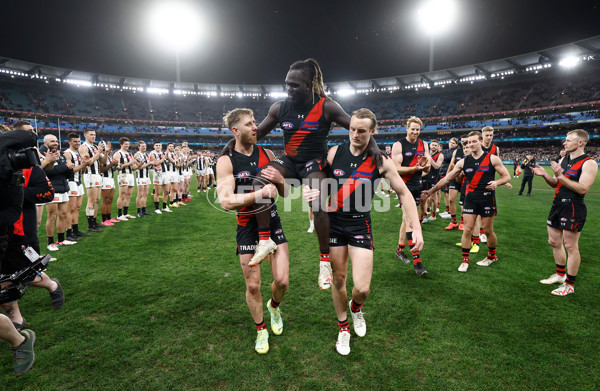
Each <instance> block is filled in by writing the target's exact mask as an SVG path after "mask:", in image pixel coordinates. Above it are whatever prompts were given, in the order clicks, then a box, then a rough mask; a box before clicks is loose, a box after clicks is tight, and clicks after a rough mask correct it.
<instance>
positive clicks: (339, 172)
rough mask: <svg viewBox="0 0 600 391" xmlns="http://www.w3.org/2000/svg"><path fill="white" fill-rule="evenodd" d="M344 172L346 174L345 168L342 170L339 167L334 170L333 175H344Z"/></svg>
mask: <svg viewBox="0 0 600 391" xmlns="http://www.w3.org/2000/svg"><path fill="white" fill-rule="evenodd" d="M344 174H345V172H344V170H341V169H339V168H336V169H335V170H333V175H335V176H342V175H344Z"/></svg>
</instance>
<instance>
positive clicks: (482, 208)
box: [462, 191, 497, 217]
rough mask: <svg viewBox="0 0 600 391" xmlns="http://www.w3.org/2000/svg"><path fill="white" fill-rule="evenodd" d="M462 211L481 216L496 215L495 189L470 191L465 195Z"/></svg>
mask: <svg viewBox="0 0 600 391" xmlns="http://www.w3.org/2000/svg"><path fill="white" fill-rule="evenodd" d="M462 212H463V214H467V215H479V216H481V217H493V216H496V213H497V210H496V195H495V194H494V192H493V191H485V192H483V193H475V192H470V193H469V194H467V195H466V196H465V201H464V203H463V211H462Z"/></svg>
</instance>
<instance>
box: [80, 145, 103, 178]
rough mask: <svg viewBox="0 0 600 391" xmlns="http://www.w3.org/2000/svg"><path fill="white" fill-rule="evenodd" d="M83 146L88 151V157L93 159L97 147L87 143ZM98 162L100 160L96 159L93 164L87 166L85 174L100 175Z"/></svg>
mask: <svg viewBox="0 0 600 391" xmlns="http://www.w3.org/2000/svg"><path fill="white" fill-rule="evenodd" d="M83 145H85V146H86V147H87V149H88V156H89V157H90V158H93V157H94V154H95V153H96V151H98V147H97V146H95V145H90V144H88V143H83ZM98 160H100V159H97V160H96V161H95V162H94V164H92V165H89V166H87V168H86V169H85V173H86V174H100V164H99V163H98Z"/></svg>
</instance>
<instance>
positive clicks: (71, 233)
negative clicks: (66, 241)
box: [67, 228, 73, 236]
mask: <svg viewBox="0 0 600 391" xmlns="http://www.w3.org/2000/svg"><path fill="white" fill-rule="evenodd" d="M72 235H73V230H72V229H71V228H69V229H68V230H67V236H72Z"/></svg>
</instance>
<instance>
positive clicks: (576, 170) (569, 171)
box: [554, 153, 591, 203]
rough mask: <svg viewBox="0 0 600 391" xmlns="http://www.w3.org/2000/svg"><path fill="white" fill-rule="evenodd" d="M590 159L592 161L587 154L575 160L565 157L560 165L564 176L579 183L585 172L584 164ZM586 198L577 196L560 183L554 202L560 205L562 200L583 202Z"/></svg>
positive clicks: (580, 195) (557, 186) (555, 192)
mask: <svg viewBox="0 0 600 391" xmlns="http://www.w3.org/2000/svg"><path fill="white" fill-rule="evenodd" d="M589 159H591V157H589V156H588V155H587V154H585V153H584V154H583V155H581V156H579V157H576V158H575V159H571V158H570V157H569V155H567V156H565V157H564V158H563V160H562V162H561V163H560V165H561V167H562V169H563V174H564V176H566V177H567V178H569V179H570V180H572V181H575V182H579V178H580V177H581V173H582V171H583V163H585V162H586V161H587V160H589ZM584 196H585V195H582V194H577V193H576V192H574V191H573V190H571V189H569V188H568V187H566V186H563V184H562V183H560V182H558V184H557V185H556V190H555V191H554V201H555V202H558V203H560V202H561V200H562V199H570V200H572V201H580V202H583V198H584Z"/></svg>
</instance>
